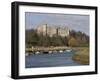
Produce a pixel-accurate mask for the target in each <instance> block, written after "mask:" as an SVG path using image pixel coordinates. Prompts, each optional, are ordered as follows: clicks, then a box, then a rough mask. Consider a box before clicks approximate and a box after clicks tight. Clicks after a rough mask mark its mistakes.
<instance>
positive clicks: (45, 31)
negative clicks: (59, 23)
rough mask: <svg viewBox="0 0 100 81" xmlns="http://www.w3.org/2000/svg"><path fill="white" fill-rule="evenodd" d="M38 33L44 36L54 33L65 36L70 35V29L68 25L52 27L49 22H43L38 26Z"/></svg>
mask: <svg viewBox="0 0 100 81" xmlns="http://www.w3.org/2000/svg"><path fill="white" fill-rule="evenodd" d="M37 33H38V34H42V35H44V36H45V35H48V36H50V37H52V36H54V35H59V36H62V37H65V36H68V35H69V29H68V28H67V27H55V26H52V27H50V26H48V25H47V24H42V25H39V26H38V27H37Z"/></svg>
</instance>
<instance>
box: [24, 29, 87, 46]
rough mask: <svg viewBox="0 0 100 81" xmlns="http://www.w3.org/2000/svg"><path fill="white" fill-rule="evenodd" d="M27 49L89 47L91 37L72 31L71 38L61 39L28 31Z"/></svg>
mask: <svg viewBox="0 0 100 81" xmlns="http://www.w3.org/2000/svg"><path fill="white" fill-rule="evenodd" d="M25 34H26V35H25V36H26V37H25V42H26V47H31V46H44V47H48V46H72V47H73V46H74V47H75V46H89V36H87V35H86V34H84V33H82V32H80V31H79V32H76V31H74V30H72V31H70V34H69V36H67V37H61V36H59V35H54V36H52V37H50V36H48V35H46V36H43V35H42V34H37V32H36V30H33V29H31V30H26V32H25Z"/></svg>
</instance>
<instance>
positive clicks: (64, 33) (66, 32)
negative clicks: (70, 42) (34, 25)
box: [57, 27, 69, 37]
mask: <svg viewBox="0 0 100 81" xmlns="http://www.w3.org/2000/svg"><path fill="white" fill-rule="evenodd" d="M57 34H58V35H59V36H62V37H65V36H68V35H69V29H68V28H67V27H60V28H58V29H57Z"/></svg>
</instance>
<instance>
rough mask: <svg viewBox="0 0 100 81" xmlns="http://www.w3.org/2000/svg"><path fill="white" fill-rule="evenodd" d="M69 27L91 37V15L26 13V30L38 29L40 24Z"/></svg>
mask: <svg viewBox="0 0 100 81" xmlns="http://www.w3.org/2000/svg"><path fill="white" fill-rule="evenodd" d="M44 23H47V24H48V25H56V26H57V25H58V26H67V27H68V28H70V29H74V30H76V31H81V32H84V33H86V34H87V35H89V15H78V14H77V15H75V14H50V13H34V12H25V26H26V29H32V28H36V27H37V26H38V25H39V24H44Z"/></svg>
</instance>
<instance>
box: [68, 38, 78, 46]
mask: <svg viewBox="0 0 100 81" xmlns="http://www.w3.org/2000/svg"><path fill="white" fill-rule="evenodd" d="M68 44H69V46H77V45H78V42H77V40H76V39H75V38H74V37H71V38H70V39H69V41H68Z"/></svg>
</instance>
